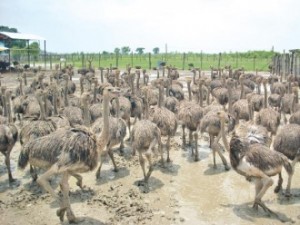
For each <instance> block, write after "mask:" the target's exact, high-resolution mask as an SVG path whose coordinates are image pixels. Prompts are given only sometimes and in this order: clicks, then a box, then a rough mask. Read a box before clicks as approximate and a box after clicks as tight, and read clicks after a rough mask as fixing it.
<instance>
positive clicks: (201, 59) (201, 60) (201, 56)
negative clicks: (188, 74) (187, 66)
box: [200, 50, 203, 70]
mask: <svg viewBox="0 0 300 225" xmlns="http://www.w3.org/2000/svg"><path fill="white" fill-rule="evenodd" d="M202 63H203V52H202V50H201V55H200V69H201V70H202Z"/></svg>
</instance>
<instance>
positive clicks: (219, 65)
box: [218, 52, 222, 69]
mask: <svg viewBox="0 0 300 225" xmlns="http://www.w3.org/2000/svg"><path fill="white" fill-rule="evenodd" d="M221 56H222V53H221V52H220V53H219V59H218V69H221Z"/></svg>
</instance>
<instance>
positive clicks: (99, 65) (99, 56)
mask: <svg viewBox="0 0 300 225" xmlns="http://www.w3.org/2000/svg"><path fill="white" fill-rule="evenodd" d="M98 59H99V61H98V67H99V68H100V67H101V53H100V52H99V54H98Z"/></svg>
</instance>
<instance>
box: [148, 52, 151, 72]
mask: <svg viewBox="0 0 300 225" xmlns="http://www.w3.org/2000/svg"><path fill="white" fill-rule="evenodd" d="M148 56H149V70H150V69H151V53H150V52H149V55H148Z"/></svg>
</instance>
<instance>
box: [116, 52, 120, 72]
mask: <svg viewBox="0 0 300 225" xmlns="http://www.w3.org/2000/svg"><path fill="white" fill-rule="evenodd" d="M116 67H117V68H118V67H119V53H118V52H116Z"/></svg>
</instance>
